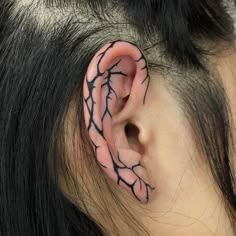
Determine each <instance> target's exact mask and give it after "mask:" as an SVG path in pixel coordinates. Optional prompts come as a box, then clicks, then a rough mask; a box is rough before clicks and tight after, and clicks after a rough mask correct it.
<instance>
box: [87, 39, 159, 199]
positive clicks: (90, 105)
mask: <svg viewBox="0 0 236 236" xmlns="http://www.w3.org/2000/svg"><path fill="white" fill-rule="evenodd" d="M119 42H124V41H115V42H112V43H110V45H109V46H108V47H107V48H106V49H105V50H104V51H103V52H102V53H100V54H99V55H98V58H99V59H98V63H97V71H96V74H95V75H94V77H92V78H90V79H89V78H88V77H87V76H86V86H87V91H88V94H87V97H84V103H85V109H86V111H87V113H88V117H89V118H88V125H87V129H88V131H89V132H90V131H91V129H95V132H96V133H97V134H98V135H99V136H100V137H101V139H103V140H104V141H106V140H105V137H104V119H105V118H110V119H112V113H111V111H110V106H109V101H111V100H112V99H113V97H112V95H114V97H115V98H116V99H117V93H116V91H115V89H114V88H113V87H112V80H114V79H115V78H116V75H121V76H124V77H126V76H127V74H125V73H124V72H122V71H119V70H117V68H118V66H119V64H120V63H121V61H122V59H120V60H119V61H117V62H116V63H114V64H113V65H112V66H111V67H110V68H108V69H106V70H105V71H103V72H102V71H101V69H100V66H101V63H102V62H103V59H104V57H105V56H106V54H107V53H108V51H109V50H112V48H114V47H115V46H116V44H118V43H119ZM126 43H128V44H130V45H133V44H132V43H129V42H126ZM117 46H118V45H117ZM133 46H135V45H133ZM135 47H136V46H135ZM136 50H138V51H139V53H140V56H139V58H138V59H137V60H136V61H135V62H136V63H143V64H144V66H141V70H144V71H145V76H144V78H143V80H142V85H144V84H146V88H145V92H144V98H143V104H144V103H145V99H146V95H147V91H148V87H149V84H150V75H149V71H148V65H147V61H146V59H145V57H144V55H143V53H142V52H141V51H140V50H139V49H138V48H137V47H136ZM101 77H102V78H103V83H102V84H101V85H99V86H101V88H106V89H107V90H106V91H107V94H106V96H105V101H103V102H104V103H105V109H104V111H103V112H102V114H101V124H98V123H97V121H96V120H95V118H94V117H95V114H94V112H95V108H96V106H98V104H97V103H96V101H95V98H94V91H95V89H96V88H97V86H98V85H97V83H96V82H97V81H98V79H100V78H101ZM100 126H101V127H100ZM93 131H94V130H93ZM92 146H93V149H94V152H95V155H96V156H97V154H98V149H99V148H101V147H100V146H99V145H96V144H95V141H94V140H92ZM106 148H107V149H108V153H109V155H110V162H111V166H112V169H113V171H114V172H115V174H116V176H117V184H118V185H122V186H124V187H126V188H127V189H129V190H130V192H132V193H133V195H134V196H135V198H136V199H137V200H139V201H148V200H149V198H150V193H151V192H152V191H153V190H154V189H155V188H153V187H151V186H150V185H149V184H148V183H146V182H145V181H144V180H143V179H142V178H141V177H140V176H138V174H137V173H136V169H137V168H144V167H143V166H142V165H141V163H140V162H138V163H134V164H133V165H128V164H125V163H124V161H122V160H121V158H120V154H119V152H118V151H117V153H116V154H113V153H112V152H111V150H110V149H109V146H108V145H107V147H106ZM100 159H102V158H100ZM100 159H99V160H98V158H97V161H98V163H99V164H100V166H101V167H102V168H104V169H107V168H108V167H107V166H106V165H105V164H104V163H102V160H100ZM124 173H125V174H124ZM127 173H128V174H127ZM127 176H129V177H128V178H127ZM130 176H132V178H131V177H130ZM138 193H141V195H142V199H141V198H140V197H139V194H138Z"/></svg>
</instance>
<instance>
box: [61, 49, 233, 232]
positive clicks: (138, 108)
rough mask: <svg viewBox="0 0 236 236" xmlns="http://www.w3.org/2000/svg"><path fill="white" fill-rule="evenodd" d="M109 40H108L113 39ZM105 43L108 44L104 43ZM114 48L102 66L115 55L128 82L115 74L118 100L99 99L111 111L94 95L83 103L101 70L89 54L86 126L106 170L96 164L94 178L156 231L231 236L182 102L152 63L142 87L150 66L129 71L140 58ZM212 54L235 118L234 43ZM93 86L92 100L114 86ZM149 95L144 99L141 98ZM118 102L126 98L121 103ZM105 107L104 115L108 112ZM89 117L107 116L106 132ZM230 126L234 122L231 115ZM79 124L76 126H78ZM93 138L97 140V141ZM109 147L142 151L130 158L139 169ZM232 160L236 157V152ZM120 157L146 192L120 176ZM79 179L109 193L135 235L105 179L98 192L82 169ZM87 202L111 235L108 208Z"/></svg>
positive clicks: (98, 195) (114, 95)
mask: <svg viewBox="0 0 236 236" xmlns="http://www.w3.org/2000/svg"><path fill="white" fill-rule="evenodd" d="M122 46H124V47H125V45H120V48H122ZM126 46H127V45H126ZM105 48H108V45H106V46H105ZM120 50H122V49H120ZM132 50H136V49H135V48H133V45H130V46H128V48H126V50H125V51H126V56H127V55H128V56H132V55H134V54H133V51H132ZM101 51H102V52H104V48H103V49H102V50H101ZM136 52H138V51H136ZM116 53H117V52H114V55H113V54H111V55H112V56H110V58H108V59H106V62H105V63H104V64H103V65H101V67H100V68H103V69H105V68H111V67H110V66H111V65H115V64H114V60H115V59H116V60H115V63H117V64H116V65H117V66H118V68H117V69H119V70H113V72H114V71H116V72H117V71H119V72H122V73H119V76H121V77H122V80H121V81H122V82H123V83H121V84H118V82H117V84H116V82H113V86H114V87H112V89H114V91H112V90H110V93H111V97H112V99H113V100H112V99H111V100H112V101H113V102H114V104H113V103H112V102H111V103H106V102H105V103H102V102H101V101H106V99H105V100H97V103H98V101H100V102H101V104H99V105H100V106H101V107H100V108H103V109H102V110H103V111H105V112H107V110H106V108H107V107H108V108H109V112H111V113H108V112H107V113H106V114H105V113H101V112H100V113H101V114H99V112H98V111H95V112H94V113H93V112H91V111H92V110H91V109H92V106H91V103H89V105H88V103H86V102H88V99H89V96H90V95H91V94H90V93H89V86H87V85H88V82H91V81H92V79H93V78H95V76H96V73H95V72H96V70H95V68H97V65H98V61H97V60H96V59H94V60H93V61H92V62H91V64H90V66H89V68H88V73H87V75H86V77H85V84H84V101H85V104H84V107H85V121H86V127H87V130H88V134H89V138H90V139H91V141H92V143H93V146H94V153H95V158H97V160H98V163H96V165H100V167H101V169H103V171H104V172H103V174H104V176H103V174H101V172H99V174H100V175H99V174H98V173H94V175H96V174H97V176H96V178H97V179H96V181H97V182H99V181H101V182H102V181H103V177H104V178H105V179H106V180H107V181H108V183H109V184H110V186H111V188H112V189H113V191H114V192H116V194H117V196H119V198H120V201H121V202H122V203H123V204H124V205H125V206H126V207H127V209H129V210H130V211H132V212H133V215H134V217H137V216H138V219H139V220H140V223H142V224H143V225H144V226H146V227H147V229H148V230H149V231H150V234H151V235H153V236H156V235H158V236H198V235H203V236H210V235H215V236H222V235H227V236H233V231H232V227H231V225H230V220H229V217H228V215H227V213H226V210H225V208H224V201H223V199H222V196H221V194H220V192H219V191H218V189H217V188H216V184H215V183H214V180H213V178H212V176H211V174H210V170H209V168H208V166H207V164H206V163H205V161H204V157H203V156H202V155H201V153H199V152H198V151H197V148H196V145H195V143H194V141H193V134H191V133H190V131H189V130H190V129H189V127H188V123H187V120H186V118H185V116H184V114H183V112H182V110H181V109H180V108H179V105H178V103H177V101H176V99H175V97H173V95H172V94H171V93H170V92H169V90H168V89H167V86H166V84H165V82H164V80H163V78H162V75H161V74H159V73H157V72H153V71H150V72H149V75H150V78H151V79H150V81H149V84H146V85H145V84H144V86H143V87H137V85H138V82H139V84H140V81H143V80H144V79H145V78H146V77H145V74H142V73H139V72H136V71H135V72H136V73H134V71H132V69H134V68H136V69H134V70H137V68H139V67H138V66H137V67H135V66H134V65H135V63H138V62H137V61H135V60H133V61H130V60H127V57H125V56H124V57H120V56H121V55H118V54H116ZM98 55H99V52H98ZM95 58H96V56H95ZM117 58H118V59H117ZM131 58H132V57H131ZM209 59H210V60H211V62H212V64H213V65H214V66H215V67H216V68H217V69H218V70H219V73H220V75H221V77H222V79H223V82H224V86H225V89H226V93H227V95H228V98H229V104H230V107H231V109H232V118H233V121H234V122H235V121H236V115H235V114H236V82H235V74H236V69H235V68H236V54H235V52H233V51H227V52H226V53H222V54H220V55H217V57H212V58H209ZM120 60H124V61H125V62H126V63H124V64H122V63H121V64H120V67H119V63H120ZM127 64H129V65H130V66H129V67H127V68H129V69H130V68H131V69H130V71H129V69H127V68H126V66H125V65H127ZM115 67H116V66H115ZM115 67H114V68H115ZM141 68H142V67H141ZM103 71H104V70H103ZM134 74H135V75H136V76H134ZM130 77H131V82H129V83H127V84H126V83H125V81H124V80H126V79H128V80H129V78H130ZM104 81H105V82H106V81H107V80H105V77H103V78H101V81H100V85H103V84H104ZM122 86H124V87H122ZM147 88H148V89H147ZM93 94H94V99H95V100H96V98H107V97H106V96H107V94H109V89H104V90H103V89H100V90H99V91H95V92H94V93H93ZM104 94H105V95H104ZM145 94H146V95H145ZM139 95H140V96H139ZM127 96H128V100H127ZM144 97H145V102H143V101H144ZM115 101H116V102H115ZM71 104H72V105H71V106H70V109H69V112H68V117H70V116H71V114H72V113H73V109H74V106H73V104H74V103H73V102H72V103H71ZM104 104H105V105H104ZM112 104H113V105H112ZM119 104H121V105H120V106H119ZM95 110H96V109H95ZM98 110H99V109H98ZM104 114H105V116H106V117H107V120H106V118H104V117H105V116H104ZM91 117H92V118H93V120H94V121H96V122H97V123H98V124H100V125H101V124H102V122H106V125H104V126H101V127H105V129H107V131H105V132H104V133H102V134H103V135H101V132H99V130H100V131H101V129H97V130H96V129H95V128H94V126H93V128H91V127H92V126H90V124H91ZM67 120H68V122H67V126H66V128H67V129H69V127H71V122H70V119H69V118H68V119H67ZM129 123H132V124H133V125H135V127H137V129H138V131H139V132H138V134H137V133H136V132H134V130H132V129H131V130H130V131H129V132H128V134H127V133H124V127H125V125H127V124H129ZM232 126H233V127H234V124H233V123H232ZM99 127H100V126H99ZM101 127H100V128H101ZM92 129H93V130H92ZM77 132H78V133H79V130H77ZM234 135H235V133H234ZM77 137H78V140H77V143H78V146H79V143H80V142H81V140H80V138H79V135H78V136H77ZM104 140H105V141H104ZM95 142H98V143H97V144H96V143H95ZM99 142H100V143H99ZM94 144H95V145H94ZM98 146H100V147H101V149H103V148H105V151H102V152H101V153H100V156H99V153H98V152H97V147H98ZM68 148H70V143H68ZM109 149H111V150H112V152H114V150H115V151H117V152H118V153H119V152H120V153H121V156H122V155H123V156H125V157H126V156H127V154H128V156H129V155H130V154H131V153H138V154H139V155H138V157H137V156H136V157H134V158H133V159H132V158H130V160H131V163H129V164H130V165H133V166H135V165H136V164H137V163H140V166H141V167H142V168H141V170H140V171H137V172H136V171H134V169H132V168H128V164H125V163H123V161H125V160H126V161H127V159H124V158H122V157H120V160H119V158H118V156H116V157H113V156H112V154H111V152H110V151H109ZM107 150H108V151H107ZM121 150H122V151H121ZM69 156H70V154H69ZM131 157H132V155H131ZM80 158H81V159H80V160H79V161H81V162H83V157H81V156H80ZM69 160H70V162H72V159H70V158H69ZM132 160H133V163H132ZM232 160H235V153H232ZM114 162H115V163H116V164H114ZM232 163H233V165H234V166H235V161H232ZM109 165H110V166H109ZM116 165H120V167H118V168H121V169H122V168H126V169H127V170H128V172H132V173H135V176H136V179H138V180H139V181H140V183H142V181H143V183H145V184H147V185H144V186H145V187H146V188H144V192H142V191H140V192H138V193H135V194H134V191H133V189H132V187H131V185H129V184H127V183H126V182H125V181H124V180H125V179H127V178H130V173H128V174H127V173H126V174H124V175H123V176H122V175H119V172H117V169H116V168H114V167H115V166H116ZM75 171H76V172H78V173H80V172H82V171H83V173H85V175H86V176H90V175H91V173H90V171H89V170H84V169H83V170H82V169H80V167H79V166H76V168H75ZM102 176H103V177H102ZM117 176H118V179H117ZM131 179H132V178H131ZM77 181H78V183H79V185H81V184H83V185H84V184H86V186H87V189H88V191H89V192H90V193H91V195H92V196H93V199H94V202H96V203H97V204H99V202H101V201H102V200H101V196H102V198H104V199H105V200H104V199H103V200H104V202H105V201H106V202H107V205H109V206H111V209H114V215H113V220H115V221H116V223H117V225H118V228H119V229H120V230H121V233H123V234H124V235H135V234H134V233H131V232H130V229H129V227H127V225H126V224H124V222H122V221H120V219H119V217H118V215H117V217H116V214H117V211H116V210H117V209H118V208H116V206H115V205H116V204H114V200H113V198H112V197H111V195H110V194H109V191H108V190H107V189H106V186H105V184H104V185H102V184H101V185H100V191H101V192H100V193H99V190H98V189H96V191H95V190H94V189H95V186H94V183H92V181H91V182H89V181H86V180H85V182H81V178H79V177H78V178H77ZM62 182H63V181H62ZM133 183H134V185H135V184H136V183H137V182H135V180H134V182H133ZM61 185H62V189H63V191H64V192H65V193H66V194H67V196H68V197H69V198H70V199H71V200H72V201H74V202H75V203H77V204H79V201H78V199H77V197H76V195H74V194H73V193H71V191H70V190H68V189H67V188H66V187H65V184H63V183H62V184H61ZM148 188H150V189H152V190H153V191H151V192H150V193H151V194H150V195H149V197H148V198H147V195H146V194H144V193H147V189H148ZM87 203H88V209H89V212H90V214H91V215H92V216H93V217H94V218H95V220H96V221H97V222H98V223H100V224H101V225H103V226H104V227H105V228H106V229H107V232H108V235H114V232H112V229H111V228H109V225H108V224H107V222H108V221H107V219H106V216H104V215H103V217H101V215H102V213H101V212H99V209H98V208H97V207H93V206H92V205H91V202H90V200H88V201H87Z"/></svg>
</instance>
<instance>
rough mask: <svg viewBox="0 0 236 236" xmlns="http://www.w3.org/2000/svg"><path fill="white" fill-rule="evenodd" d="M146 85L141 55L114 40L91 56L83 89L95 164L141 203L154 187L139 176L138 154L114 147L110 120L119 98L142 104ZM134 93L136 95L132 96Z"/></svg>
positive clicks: (118, 108)
mask: <svg viewBox="0 0 236 236" xmlns="http://www.w3.org/2000/svg"><path fill="white" fill-rule="evenodd" d="M149 82H150V76H149V73H148V66H147V62H146V60H145V57H144V55H143V54H142V52H141V51H140V50H139V49H138V48H137V47H136V46H135V45H133V44H131V43H129V42H125V41H115V42H112V43H109V44H108V45H106V46H104V47H103V48H102V49H101V50H99V52H98V53H97V54H96V55H95V56H94V58H93V59H92V61H91V63H90V65H89V68H88V72H87V74H86V76H85V80H84V88H83V89H84V115H85V123H86V126H87V129H88V132H89V136H90V138H91V143H92V145H93V149H94V153H95V156H96V158H97V161H98V163H99V164H100V166H101V168H102V169H103V170H104V171H105V173H106V174H107V175H108V176H109V177H110V178H111V179H112V180H113V181H115V182H116V183H117V184H118V185H119V186H121V187H123V188H124V189H126V190H127V191H129V192H130V193H131V194H132V195H133V196H134V197H135V198H136V199H137V200H139V201H140V202H143V203H146V202H148V201H149V200H150V196H151V195H152V192H153V191H154V188H153V187H151V185H150V184H149V183H148V179H147V178H144V177H143V176H140V173H142V168H144V167H143V166H142V165H141V162H140V160H141V155H140V154H139V153H138V152H135V151H133V150H132V149H122V148H117V147H116V145H115V141H114V137H113V134H112V117H113V116H114V114H116V113H118V112H119V111H120V109H122V107H123V106H124V104H122V99H123V98H125V97H126V96H128V95H130V97H129V101H130V102H135V103H140V104H143V105H144V104H145V98H146V94H147V90H148V86H149ZM134 91H135V92H136V91H138V92H139V94H138V95H137V96H134V95H135V93H134ZM136 94H137V92H136ZM140 94H142V95H140ZM131 96H132V97H131Z"/></svg>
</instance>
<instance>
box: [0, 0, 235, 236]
mask: <svg viewBox="0 0 236 236" xmlns="http://www.w3.org/2000/svg"><path fill="white" fill-rule="evenodd" d="M42 9H43V12H42ZM40 13H43V15H40ZM117 39H122V40H127V41H132V42H133V43H135V44H137V45H138V46H139V47H140V48H141V49H142V50H143V51H144V52H145V53H146V54H147V57H148V58H150V59H149V65H150V68H151V69H153V70H158V71H161V72H162V73H163V74H165V75H166V77H165V78H166V81H167V82H168V84H169V85H170V87H171V88H172V91H173V92H174V93H175V94H176V96H177V97H178V100H179V103H180V106H181V107H182V109H183V110H184V111H185V114H186V116H187V117H188V119H189V123H190V124H191V127H192V128H193V132H194V133H195V135H196V141H197V142H199V144H200V146H201V147H202V151H203V152H204V153H205V154H206V155H205V156H206V161H207V162H208V163H209V166H210V169H211V171H212V175H213V177H214V179H215V180H216V183H217V185H218V186H219V189H220V190H221V192H222V194H223V196H224V199H225V203H226V207H227V209H228V211H229V216H230V218H231V220H232V226H233V227H234V230H235V232H236V229H235V221H236V219H235V217H236V196H235V195H236V193H235V189H236V186H235V176H234V170H233V169H232V165H231V164H230V163H231V161H232V160H230V155H229V149H230V147H231V146H230V140H231V130H230V121H231V120H230V109H229V107H228V102H227V97H226V94H225V91H224V87H223V85H222V82H221V79H220V78H219V76H218V75H217V73H215V72H213V70H212V68H211V65H210V63H209V62H208V61H207V59H206V58H207V56H209V55H210V54H211V53H212V51H214V50H215V49H218V48H219V47H221V45H231V44H232V45H233V43H234V40H235V35H234V26H233V21H232V18H231V17H230V16H229V14H228V13H227V9H226V5H225V4H224V2H223V1H222V0H191V1H188V0H142V1H132V0H119V1H118V0H100V1H97V0H69V1H66V0H64V1H63V0H45V1H43V0H35V1H34V0H33V1H32V3H30V2H27V1H20V0H18V1H13V0H2V1H1V2H0V134H1V135H0V234H1V235H4V236H15V235H22V236H23V235H24V236H27V235H28V236H32V235H44V236H52V235H58V236H59V235H61V236H66V235H68V236H71V235H91V236H92V235H104V234H105V229H103V226H101V225H98V224H97V223H96V222H95V220H94V219H93V218H92V217H91V216H90V215H89V212H84V209H83V210H82V209H80V207H79V206H76V205H75V204H74V203H72V201H70V200H69V199H68V198H67V197H66V196H65V195H64V194H63V193H62V191H61V190H60V188H59V186H58V179H57V174H56V171H57V170H58V165H59V164H58V162H61V164H62V165H63V164H64V162H63V159H65V156H64V154H65V152H64V151H63V147H64V146H65V140H64V139H63V137H64V132H65V130H64V129H63V127H65V116H66V113H67V110H68V107H69V104H70V101H71V99H72V98H74V97H75V98H76V104H77V106H76V118H75V127H77V126H80V127H81V137H80V138H81V139H82V138H83V139H82V140H83V141H84V142H83V143H82V146H81V152H82V153H85V152H89V151H88V149H90V148H91V147H90V146H89V144H88V142H87V141H86V140H87V138H86V137H87V136H86V129H85V125H84V122H83V111H82V104H83V100H82V84H83V79H84V75H85V73H86V70H87V67H88V65H89V62H90V60H91V59H92V57H93V55H94V54H95V53H96V51H97V50H98V49H99V48H100V47H101V46H102V45H103V44H105V43H107V42H109V41H113V40H117ZM203 45H204V46H203ZM209 45H210V46H209ZM222 47H224V46H222ZM154 49H156V50H155V51H156V52H158V53H157V55H156V56H154V57H151V56H150V57H149V56H148V55H149V54H151V52H150V51H152V50H154ZM151 58H154V59H153V60H152V59H151ZM183 71H185V72H183ZM192 72H193V73H192ZM54 169H55V173H54V171H52V170H54ZM63 171H65V172H64V174H65V175H66V174H68V175H69V173H66V168H65V169H63ZM91 172H92V171H91ZM91 175H93V173H91ZM53 176H54V177H53ZM92 178H94V179H96V178H95V177H92ZM79 187H80V188H81V189H79V190H78V191H81V192H82V191H83V186H79ZM112 194H113V195H115V193H112ZM81 196H82V195H81ZM80 201H81V202H83V198H82V197H81V199H80ZM81 204H82V203H81ZM100 207H105V206H104V205H102V206H100ZM120 207H122V206H120ZM85 208H86V206H85ZM104 212H106V213H109V209H108V208H106V210H104ZM127 214H128V213H127ZM127 218H128V217H127ZM133 225H137V224H136V222H133ZM114 227H116V226H115V222H114ZM139 230H141V229H140V228H137V229H136V232H137V235H138V233H139V232H141V231H139ZM134 231H135V229H134ZM146 233H147V234H148V232H146ZM118 234H119V232H118V231H117V235H118ZM114 235H115V233H114ZM140 235H144V233H142V234H140Z"/></svg>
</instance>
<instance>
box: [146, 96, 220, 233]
mask: <svg viewBox="0 0 236 236" xmlns="http://www.w3.org/2000/svg"><path fill="white" fill-rule="evenodd" d="M162 97H163V99H162V98H161V97H160V98H159V100H160V101H161V102H160V103H159V104H155V105H153V107H151V108H150V110H152V113H149V122H148V123H149V124H150V128H152V129H153V133H152V136H153V138H152V141H151V142H150V143H149V146H148V150H147V152H148V156H149V157H150V163H149V168H150V172H151V173H152V176H153V178H154V179H155V186H156V195H155V197H154V198H155V200H154V201H153V202H151V203H150V204H149V209H150V210H152V209H155V212H154V213H153V215H152V216H153V217H154V218H156V219H158V222H159V223H158V226H156V229H155V231H158V232H159V233H160V235H162V234H161V232H162V229H163V230H164V228H165V230H166V229H167V228H168V230H169V231H170V232H172V230H173V232H172V234H169V235H172V236H173V235H174V236H177V235H181V236H183V235H193V236H195V235H196V236H197V235H207V236H208V235H211V234H209V229H207V228H206V227H205V226H204V224H205V223H204V222H208V224H209V225H210V228H211V226H212V228H213V229H214V227H215V225H216V224H215V222H216V221H217V217H218V214H216V215H214V211H215V210H216V206H218V207H219V208H218V211H222V209H223V206H221V204H219V202H220V199H219V197H218V194H217V193H216V191H215V185H214V182H213V180H212V178H211V175H210V171H209V169H208V166H207V164H206V163H204V160H205V157H201V156H200V154H199V153H198V151H197V150H196V145H195V142H194V140H193V138H192V135H191V133H190V132H189V131H188V128H187V125H186V124H187V121H186V120H184V118H183V115H182V114H181V112H179V111H178V109H176V106H175V104H174V103H172V102H171V99H170V98H168V97H166V96H162ZM168 99H169V101H168ZM157 101H158V99H157ZM163 101H165V103H164V102H163ZM161 103H163V104H167V103H169V105H168V106H163V105H162V104H161ZM171 103H172V105H171ZM164 225H165V226H164ZM163 227H164V228H163ZM166 227H167V228H166ZM163 232H164V231H163ZM165 235H168V234H165Z"/></svg>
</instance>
